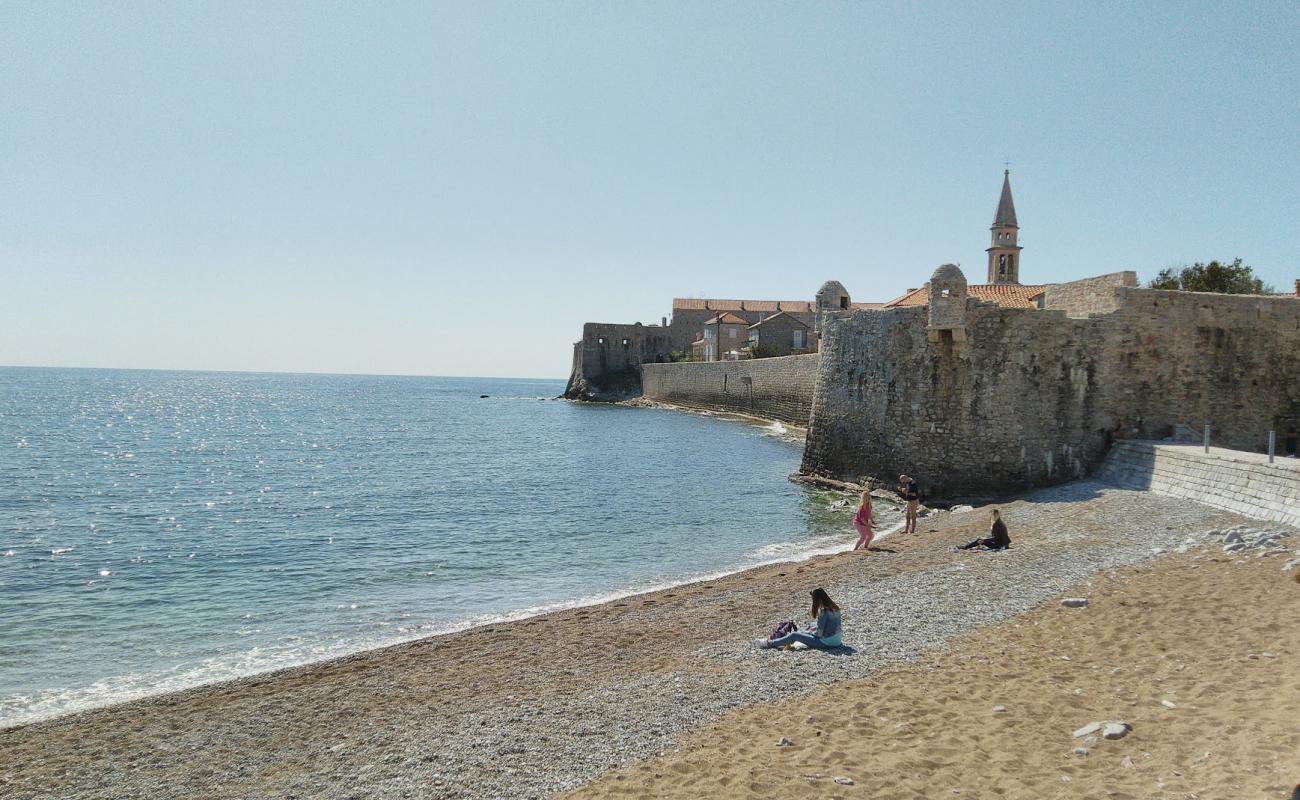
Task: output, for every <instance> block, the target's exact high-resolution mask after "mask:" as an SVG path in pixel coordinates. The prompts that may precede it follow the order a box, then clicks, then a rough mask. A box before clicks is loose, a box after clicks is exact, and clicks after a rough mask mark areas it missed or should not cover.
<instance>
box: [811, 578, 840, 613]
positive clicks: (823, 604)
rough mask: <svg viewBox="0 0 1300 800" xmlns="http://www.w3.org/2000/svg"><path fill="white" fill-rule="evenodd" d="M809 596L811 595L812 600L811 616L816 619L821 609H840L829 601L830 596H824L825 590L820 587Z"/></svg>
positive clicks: (832, 601)
mask: <svg viewBox="0 0 1300 800" xmlns="http://www.w3.org/2000/svg"><path fill="white" fill-rule="evenodd" d="M810 594H812V599H813V607H812V615H813V617H814V618H816V616H817V615H818V614H820V613H821V612H822V610H823V609H825V610H826V611H839V610H840V607H839V606H837V605H836V604H835V601H834V600H832V599H831V596H830V595H828V594H826V590H825V589H823V588H821V587H820V586H818V587H817V588H816V589H813V590H812V592H810Z"/></svg>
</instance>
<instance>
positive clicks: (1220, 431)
mask: <svg viewBox="0 0 1300 800" xmlns="http://www.w3.org/2000/svg"><path fill="white" fill-rule="evenodd" d="M940 269H941V270H943V269H944V268H940ZM935 275H936V279H938V278H940V271H936V274H935ZM1117 276H1118V277H1117ZM1117 276H1102V277H1101V278H1097V279H1090V280H1089V281H1079V282H1075V284H1065V285H1063V287H1062V288H1063V291H1060V292H1057V293H1056V297H1055V299H1054V300H1053V299H1052V298H1046V299H1045V304H1052V303H1053V302H1054V303H1055V305H1056V309H1055V310H1038V309H1016V308H998V307H995V306H992V305H989V304H985V303H981V302H978V301H975V300H972V299H969V298H965V299H963V300H962V302H961V305H962V306H963V308H962V309H961V311H962V314H961V316H962V319H960V320H958V321H956V322H954V321H953V320H952V319H950V318H949V317H948V315H947V313H946V312H945V313H944V314H940V315H939V316H940V318H941V319H940V320H938V321H937V322H936V320H934V319H932V316H933V315H932V314H931V313H928V310H927V309H926V308H899V309H885V310H880V311H867V312H856V313H853V314H851V315H848V316H846V317H843V318H840V319H837V320H834V321H832V322H831V323H830V324H828V325H827V327H826V330H825V332H824V338H823V341H822V352H821V361H820V364H819V371H818V376H817V383H816V388H815V390H814V400H813V409H812V415H811V417H810V420H809V428H808V438H807V443H806V446H805V451H804V459H803V465H802V469H801V471H802V472H804V473H806V474H815V475H822V476H826V477H833V478H840V479H854V478H858V477H860V476H871V477H874V478H877V479H879V480H882V481H885V482H886V483H887V484H888V485H893V483H894V482H896V478H897V476H898V474H899V473H901V472H907V473H909V474H911V475H913V476H915V477H917V478H919V479H920V480H921V482H922V484H923V485H924V487H925V488H926V489H927V491H928V492H929V493H930V494H932V495H935V496H954V495H963V494H988V493H1009V492H1013V491H1018V490H1021V489H1023V488H1025V487H1028V486H1036V485H1044V484H1051V483H1058V482H1062V481H1067V480H1072V479H1074V478H1077V477H1081V476H1083V475H1085V474H1088V473H1090V472H1092V471H1093V470H1095V469H1096V467H1097V465H1098V464H1099V463H1100V461H1101V459H1102V457H1103V456H1104V455H1105V453H1106V451H1107V450H1108V449H1109V447H1110V445H1111V442H1112V441H1113V440H1115V439H1118V438H1141V439H1162V438H1164V437H1166V436H1169V435H1170V434H1171V433H1173V432H1174V430H1175V428H1176V426H1185V427H1189V428H1191V429H1193V430H1198V431H1199V430H1201V427H1202V426H1203V425H1204V424H1207V423H1208V424H1210V425H1211V426H1212V427H1213V430H1214V434H1213V436H1214V443H1215V444H1216V445H1220V446H1223V447H1229V448H1234V449H1242V450H1259V449H1261V448H1262V447H1263V446H1264V444H1265V441H1266V437H1267V432H1268V431H1269V430H1270V429H1272V430H1278V431H1279V432H1281V431H1285V430H1287V429H1288V426H1292V425H1295V424H1296V422H1297V417H1300V301H1298V300H1297V299H1295V298H1291V297H1258V296H1240V295H1215V294H1197V293H1189V292H1169V291H1159V290H1152V289H1138V288H1135V287H1133V286H1131V285H1127V284H1130V283H1131V281H1129V280H1128V279H1127V277H1126V274H1125V273H1118V274H1117ZM1107 279H1109V280H1107ZM932 283H933V279H932ZM959 294H962V295H964V279H963V280H962V283H961V285H960V286H957V285H954V288H953V290H952V294H951V296H952V297H953V298H954V299H955V298H956V297H957V296H958V295H959ZM930 296H931V297H932V298H934V297H939V296H941V290H940V288H939V287H938V286H934V287H932V288H931V291H930ZM1110 306H1113V309H1112V310H1110V311H1109V313H1106V309H1107V308H1108V307H1110ZM936 328H937V329H936ZM1279 435H1281V434H1280V433H1279Z"/></svg>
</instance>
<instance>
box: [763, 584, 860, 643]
mask: <svg viewBox="0 0 1300 800" xmlns="http://www.w3.org/2000/svg"><path fill="white" fill-rule="evenodd" d="M810 594H811V595H812V617H813V619H815V620H817V627H815V628H813V630H812V632H811V633H807V632H804V631H795V632H793V633H787V634H786V635H785V636H782V637H781V638H779V639H757V640H755V642H754V644H755V645H757V646H758V648H759V649H760V650H766V649H768V648H772V649H778V650H779V649H780V648H782V647H785V646H786V645H788V644H794V643H795V642H799V643H802V644H806V645H808V646H809V647H816V648H820V649H822V650H830V649H833V648H836V647H839V646H841V645H842V644H844V640H843V637H842V627H841V624H840V607H839V606H838V605H836V604H835V601H834V600H832V599H831V598H830V595H828V594H826V590H825V589H822V588H820V587H819V588H816V589H813V590H812V592H810Z"/></svg>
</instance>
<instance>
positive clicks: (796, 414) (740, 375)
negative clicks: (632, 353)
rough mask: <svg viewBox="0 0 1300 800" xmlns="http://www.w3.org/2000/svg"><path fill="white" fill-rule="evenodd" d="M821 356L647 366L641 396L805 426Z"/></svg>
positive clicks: (658, 400)
mask: <svg viewBox="0 0 1300 800" xmlns="http://www.w3.org/2000/svg"><path fill="white" fill-rule="evenodd" d="M817 364H818V354H816V353H809V354H806V355H797V356H782V357H779V358H755V359H748V360H745V361H705V362H684V363H677V364H646V365H644V366H643V367H642V368H641V369H642V389H643V395H642V396H643V397H644V398H645V399H647V400H654V401H657V402H661V403H672V404H673V405H678V406H685V407H688V408H699V409H706V410H712V411H734V412H739V413H742V414H752V415H753V416H756V417H764V418H767V419H775V420H780V421H782V422H785V423H788V424H791V425H798V426H800V427H803V426H805V425H807V424H808V417H809V414H810V413H811V410H812V397H813V384H814V383H815V382H816V380H817Z"/></svg>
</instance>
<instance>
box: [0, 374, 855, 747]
mask: <svg viewBox="0 0 1300 800" xmlns="http://www.w3.org/2000/svg"><path fill="white" fill-rule="evenodd" d="M562 390H563V384H562V383H561V382H559V381H527V380H489V379H450V378H403V377H359V376H319V375H262V374H233V373H183V372H174V373H169V372H146V371H127V370H52V369H13V368H6V369H0V392H2V394H0V398H2V399H3V403H2V404H0V725H9V724H14V723H18V722H22V721H27V720H32V719H37V718H41V717H46V716H50V715H54V714H58V713H63V712H66V711H71V710H75V709H78V708H85V707H89V706H93V705H100V704H104V703H109V702H116V701H120V700H124V699H128V698H132V697H139V696H142V695H146V694H152V693H156V692H160V691H166V690H170V689H176V688H181V687H185V686H193V685H196V684H200V683H205V682H210V681H214V680H219V679H223V678H230V677H234V676H239V675H245V674H249V673H252V672H258V671H263V670H267V669H272V668H276V667H282V666H288V665H292V664H299V663H304V662H308V661H315V660H320V659H324V658H328V657H331V656H336V655H340V654H344V653H348V652H354V651H357V650H361V649H365V648H369V647H375V646H379V645H382V644H387V643H392V642H396V641H401V640H404V639H410V638H415V637H417V636H423V635H428V634H432V633H438V632H445V631H451V630H456V629H459V628H463V627H467V626H469V625H473V624H478V623H483V622H488V621H493V620H499V619H507V618H512V617H518V616H523V615H526V614H529V613H536V612H537V611H540V610H544V609H547V608H555V607H562V606H565V605H574V604H579V603H583V602H593V601H596V600H599V599H603V598H606V597H610V596H615V595H617V594H621V593H627V592H631V591H637V590H644V589H647V588H652V587H655V586H662V585H665V584H667V583H672V582H677V581H681V580H684V579H687V578H690V577H695V576H700V575H704V574H710V573H717V572H723V571H729V570H734V569H738V568H741V567H744V566H748V565H752V564H756V563H760V562H763V561H770V560H772V559H774V558H778V557H782V556H790V555H795V554H797V553H799V552H800V551H807V550H809V549H812V548H821V547H828V546H842V544H843V543H844V542H846V541H851V540H852V538H853V537H852V533H851V529H849V528H848V525H847V522H848V517H847V515H844V514H842V513H839V514H835V513H831V512H828V511H827V510H826V508H825V498H824V497H818V496H816V495H814V494H813V493H811V492H808V491H807V490H804V489H801V488H799V487H798V486H796V485H794V484H791V483H790V482H789V481H787V480H786V477H787V475H789V473H790V472H792V471H793V470H794V469H795V468H796V467H797V466H798V461H799V457H800V450H799V447H798V445H797V444H796V443H794V442H791V441H790V440H789V437H788V436H782V435H780V434H781V429H780V427H779V426H772V427H769V428H762V427H758V426H754V425H748V424H743V423H739V422H734V421H721V420H717V419H710V418H707V417H702V416H696V415H689V414H681V413H675V412H669V411H659V410H652V409H633V408H621V407H604V406H589V405H579V404H572V403H568V402H564V401H557V400H553V399H550V398H554V397H555V396H556V395H558V394H559V393H560V392H561V391H562ZM481 394H488V395H491V396H490V397H489V398H487V399H481V398H480V397H479V395H481Z"/></svg>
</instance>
